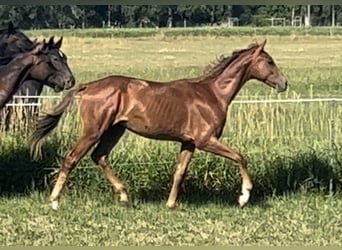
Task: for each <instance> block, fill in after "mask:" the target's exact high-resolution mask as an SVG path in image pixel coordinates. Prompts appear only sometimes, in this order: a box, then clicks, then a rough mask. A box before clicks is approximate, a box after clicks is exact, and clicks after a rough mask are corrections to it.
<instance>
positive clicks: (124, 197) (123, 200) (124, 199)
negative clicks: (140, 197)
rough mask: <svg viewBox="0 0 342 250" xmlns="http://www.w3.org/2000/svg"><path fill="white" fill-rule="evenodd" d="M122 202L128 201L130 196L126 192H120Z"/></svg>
mask: <svg viewBox="0 0 342 250" xmlns="http://www.w3.org/2000/svg"><path fill="white" fill-rule="evenodd" d="M120 202H121V203H128V197H127V194H126V193H122V194H120Z"/></svg>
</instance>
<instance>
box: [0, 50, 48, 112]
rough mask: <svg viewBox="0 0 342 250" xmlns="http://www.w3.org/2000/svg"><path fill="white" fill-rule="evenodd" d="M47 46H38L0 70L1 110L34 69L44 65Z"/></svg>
mask: <svg viewBox="0 0 342 250" xmlns="http://www.w3.org/2000/svg"><path fill="white" fill-rule="evenodd" d="M44 47H45V45H44V44H43V43H42V44H37V46H36V47H35V48H34V49H33V50H32V51H29V52H25V53H21V54H19V55H18V56H17V57H15V58H14V59H13V60H11V61H10V62H9V63H8V64H7V65H6V66H4V67H2V68H1V69H0V108H3V107H4V106H5V104H6V103H7V102H8V101H9V100H10V99H11V97H12V95H13V94H14V93H15V92H16V91H17V90H18V88H19V87H20V85H21V84H22V82H23V81H24V79H25V78H26V77H27V75H28V74H29V73H30V71H31V70H32V68H33V67H35V66H37V65H38V64H40V63H42V60H43V58H42V57H41V55H42V51H43V49H44Z"/></svg>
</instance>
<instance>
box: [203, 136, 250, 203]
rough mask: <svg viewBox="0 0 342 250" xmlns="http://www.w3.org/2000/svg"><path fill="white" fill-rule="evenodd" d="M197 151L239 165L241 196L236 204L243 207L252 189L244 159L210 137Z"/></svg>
mask: <svg viewBox="0 0 342 250" xmlns="http://www.w3.org/2000/svg"><path fill="white" fill-rule="evenodd" d="M198 149H200V150H203V151H206V152H210V153H213V154H216V155H219V156H223V157H225V158H228V159H231V160H233V161H234V162H236V163H238V164H239V168H240V173H241V177H242V187H241V195H240V197H239V200H238V202H239V204H240V206H241V207H243V206H245V205H246V203H247V202H248V200H249V197H250V191H251V190H252V188H253V184H252V181H251V178H250V176H249V174H248V169H247V161H246V159H245V158H244V157H243V156H242V155H241V154H240V153H238V152H236V151H235V150H233V149H232V148H230V147H228V146H226V145H224V144H222V143H221V142H220V141H218V139H217V138H215V137H211V138H210V139H209V140H208V141H206V143H203V144H202V145H201V146H200V147H198Z"/></svg>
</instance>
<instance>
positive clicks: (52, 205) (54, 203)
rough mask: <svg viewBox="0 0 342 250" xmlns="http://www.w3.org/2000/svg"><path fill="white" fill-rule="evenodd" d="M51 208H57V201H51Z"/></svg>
mask: <svg viewBox="0 0 342 250" xmlns="http://www.w3.org/2000/svg"><path fill="white" fill-rule="evenodd" d="M51 208H52V209H53V210H55V211H56V210H57V209H58V201H51Z"/></svg>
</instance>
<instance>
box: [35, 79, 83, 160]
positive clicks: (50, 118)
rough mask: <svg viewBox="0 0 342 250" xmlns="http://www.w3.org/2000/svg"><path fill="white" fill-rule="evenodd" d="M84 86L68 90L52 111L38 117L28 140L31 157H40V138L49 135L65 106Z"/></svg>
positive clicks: (70, 102)
mask: <svg viewBox="0 0 342 250" xmlns="http://www.w3.org/2000/svg"><path fill="white" fill-rule="evenodd" d="M85 88H86V86H85V85H80V86H79V87H77V88H75V89H72V90H70V91H69V92H68V93H67V94H66V95H65V96H64V97H63V100H62V102H61V103H59V104H58V105H57V106H55V107H54V110H53V111H52V112H49V113H46V114H45V115H43V116H40V117H39V119H38V122H37V127H36V130H35V131H34V132H33V134H32V136H31V138H30V142H29V144H30V149H31V150H30V152H31V156H32V158H33V159H35V160H37V159H40V158H41V157H42V151H41V147H42V144H43V141H42V140H43V139H44V138H45V137H46V136H47V135H49V134H50V133H51V132H52V130H53V129H54V128H56V127H57V125H58V122H59V120H60V119H61V117H62V115H63V113H64V112H65V111H66V109H67V107H69V106H70V105H71V104H72V103H73V101H74V99H75V95H76V94H77V93H78V92H80V91H82V90H84V89H85Z"/></svg>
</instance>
